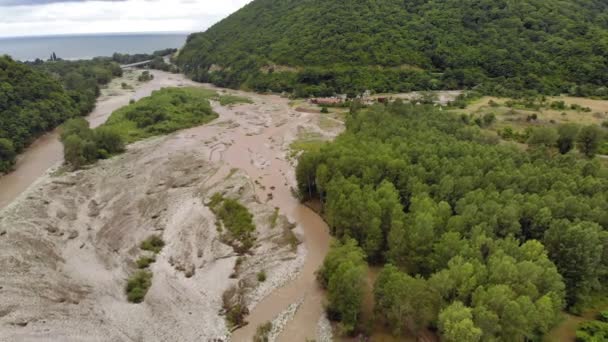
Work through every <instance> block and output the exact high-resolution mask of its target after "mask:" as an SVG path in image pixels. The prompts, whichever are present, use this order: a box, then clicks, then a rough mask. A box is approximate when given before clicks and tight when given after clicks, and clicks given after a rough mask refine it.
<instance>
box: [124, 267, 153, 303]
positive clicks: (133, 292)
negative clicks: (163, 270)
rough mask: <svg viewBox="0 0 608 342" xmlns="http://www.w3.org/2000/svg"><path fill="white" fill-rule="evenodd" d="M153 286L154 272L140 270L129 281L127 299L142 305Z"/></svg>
mask: <svg viewBox="0 0 608 342" xmlns="http://www.w3.org/2000/svg"><path fill="white" fill-rule="evenodd" d="M150 286H152V272H150V271H148V270H139V271H137V272H135V273H134V274H133V275H132V276H131V277H129V279H128V280H127V287H126V292H127V299H128V300H129V302H131V303H141V302H143V300H144V297H145V296H146V294H147V293H148V290H149V289H150Z"/></svg>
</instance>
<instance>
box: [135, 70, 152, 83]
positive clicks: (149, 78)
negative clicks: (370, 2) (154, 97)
mask: <svg viewBox="0 0 608 342" xmlns="http://www.w3.org/2000/svg"><path fill="white" fill-rule="evenodd" d="M153 79H154V75H153V74H151V73H150V72H149V71H148V70H146V71H144V72H142V73H141V75H139V77H138V78H137V80H138V81H139V82H149V81H152V80H153Z"/></svg>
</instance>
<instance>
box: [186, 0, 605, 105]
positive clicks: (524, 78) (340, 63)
mask: <svg viewBox="0 0 608 342" xmlns="http://www.w3.org/2000/svg"><path fill="white" fill-rule="evenodd" d="M607 13H608V4H607V3H606V2H605V1H600V0H581V1H576V2H572V1H566V0H526V1H515V0H498V1H490V0H465V1H461V0H441V1H423V0H349V1H336V0H255V1H253V2H252V3H250V4H249V5H247V6H245V7H244V8H242V9H241V10H239V11H237V12H236V13H234V14H233V15H231V16H230V17H228V18H226V19H225V20H223V21H221V22H220V23H218V24H216V25H215V26H213V27H212V28H210V29H209V30H207V31H206V32H204V33H196V34H193V35H191V36H190V37H189V38H188V41H187V44H186V46H185V47H184V49H183V50H182V52H181V53H180V56H179V58H178V62H179V64H180V65H181V66H182V68H183V69H184V70H185V71H186V72H187V73H188V74H189V75H190V76H191V77H193V78H194V79H196V80H200V81H212V82H214V83H217V84H220V85H224V86H232V87H236V86H241V85H245V86H248V87H251V88H254V89H256V90H265V89H268V88H270V89H271V90H275V91H278V90H287V91H292V90H294V89H295V90H297V91H298V92H299V93H300V95H307V94H330V93H333V92H351V93H355V92H359V91H362V90H364V89H368V88H369V89H373V90H377V91H404V90H410V89H437V88H463V87H472V86H475V85H478V84H483V85H484V88H485V89H486V90H487V91H488V92H494V93H498V92H505V89H503V88H507V89H508V90H510V91H518V92H519V91H521V90H522V89H533V90H535V91H538V92H543V93H558V92H568V91H570V92H574V93H577V92H578V93H581V94H582V93H585V94H583V95H600V96H603V95H608V90H607V89H605V88H604V87H603V85H605V84H607V83H608V73H607V71H608V59H607V58H608V33H607V32H608V14H607ZM574 85H579V86H580V87H573V86H574Z"/></svg>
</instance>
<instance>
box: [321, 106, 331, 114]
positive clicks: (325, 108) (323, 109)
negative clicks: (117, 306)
mask: <svg viewBox="0 0 608 342" xmlns="http://www.w3.org/2000/svg"><path fill="white" fill-rule="evenodd" d="M321 113H323V114H328V113H329V109H327V107H323V108H321Z"/></svg>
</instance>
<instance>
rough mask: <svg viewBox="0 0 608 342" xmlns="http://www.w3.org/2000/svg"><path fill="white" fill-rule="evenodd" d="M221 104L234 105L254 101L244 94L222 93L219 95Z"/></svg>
mask: <svg viewBox="0 0 608 342" xmlns="http://www.w3.org/2000/svg"><path fill="white" fill-rule="evenodd" d="M219 101H220V105H222V106H234V105H237V104H242V103H253V101H252V100H251V99H250V98H248V97H244V96H236V95H221V96H220V97H219Z"/></svg>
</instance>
